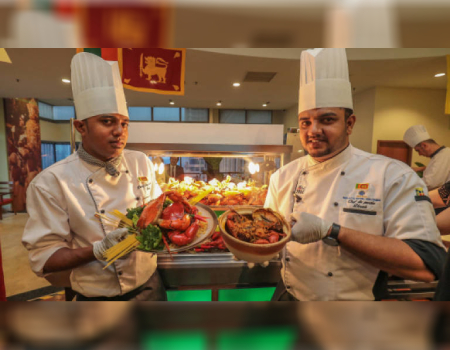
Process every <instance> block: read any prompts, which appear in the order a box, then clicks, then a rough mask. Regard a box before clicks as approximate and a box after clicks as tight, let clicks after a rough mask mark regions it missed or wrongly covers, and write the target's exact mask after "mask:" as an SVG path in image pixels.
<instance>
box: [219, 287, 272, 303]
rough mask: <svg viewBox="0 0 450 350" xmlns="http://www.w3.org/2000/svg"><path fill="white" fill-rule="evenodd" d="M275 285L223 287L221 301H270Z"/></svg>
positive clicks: (220, 291)
mask: <svg viewBox="0 0 450 350" xmlns="http://www.w3.org/2000/svg"><path fill="white" fill-rule="evenodd" d="M274 291H275V288H274V287H270V288H249V289H221V290H219V301H270V299H271V298H272V295H273V292H274Z"/></svg>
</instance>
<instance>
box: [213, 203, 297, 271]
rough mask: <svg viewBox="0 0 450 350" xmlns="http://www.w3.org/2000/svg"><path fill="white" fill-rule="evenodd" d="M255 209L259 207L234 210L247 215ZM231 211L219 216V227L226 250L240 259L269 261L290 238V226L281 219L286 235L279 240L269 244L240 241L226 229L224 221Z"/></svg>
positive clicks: (260, 261)
mask: <svg viewBox="0 0 450 350" xmlns="http://www.w3.org/2000/svg"><path fill="white" fill-rule="evenodd" d="M257 209H259V208H255V207H240V208H236V209H235V211H236V212H238V213H239V214H242V215H248V214H252V213H253V212H254V211H255V210H257ZM231 212H232V210H228V211H226V212H225V213H223V214H222V215H221V216H220V217H219V228H220V231H221V232H222V238H223V241H224V243H225V245H226V246H227V248H228V250H229V251H230V252H231V253H233V255H234V256H235V257H236V258H238V259H240V260H244V261H248V262H253V263H263V262H265V261H269V260H271V259H273V258H275V257H276V256H277V254H278V253H279V252H280V251H281V250H282V249H283V248H284V246H285V245H286V243H287V242H289V240H290V239H291V227H290V226H289V225H288V223H287V222H286V220H284V219H283V232H284V233H286V237H283V238H282V239H281V240H280V241H278V242H276V243H269V244H254V243H249V242H244V241H241V240H240V239H237V238H235V237H234V236H233V235H232V234H231V233H228V231H227V228H226V222H227V218H228V214H230V213H231Z"/></svg>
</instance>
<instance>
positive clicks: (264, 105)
mask: <svg viewBox="0 0 450 350" xmlns="http://www.w3.org/2000/svg"><path fill="white" fill-rule="evenodd" d="M269 103H270V102H266V103H263V105H262V106H263V107H267V105H268V104H269Z"/></svg>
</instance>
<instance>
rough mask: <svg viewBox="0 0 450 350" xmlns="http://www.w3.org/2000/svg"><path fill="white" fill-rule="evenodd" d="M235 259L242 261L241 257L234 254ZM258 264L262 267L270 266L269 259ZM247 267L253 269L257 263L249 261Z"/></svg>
mask: <svg viewBox="0 0 450 350" xmlns="http://www.w3.org/2000/svg"><path fill="white" fill-rule="evenodd" d="M233 260H236V261H240V260H241V259H238V258H236V257H235V256H234V255H233ZM258 265H259V266H262V267H267V266H269V261H264V262H262V263H258ZM247 267H248V268H249V269H253V268H254V267H255V263H253V262H249V261H247Z"/></svg>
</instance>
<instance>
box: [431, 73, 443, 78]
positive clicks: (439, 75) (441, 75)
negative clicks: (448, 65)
mask: <svg viewBox="0 0 450 350" xmlns="http://www.w3.org/2000/svg"><path fill="white" fill-rule="evenodd" d="M444 75H445V73H438V74H435V75H434V76H435V77H436V78H439V77H443V76H444Z"/></svg>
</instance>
